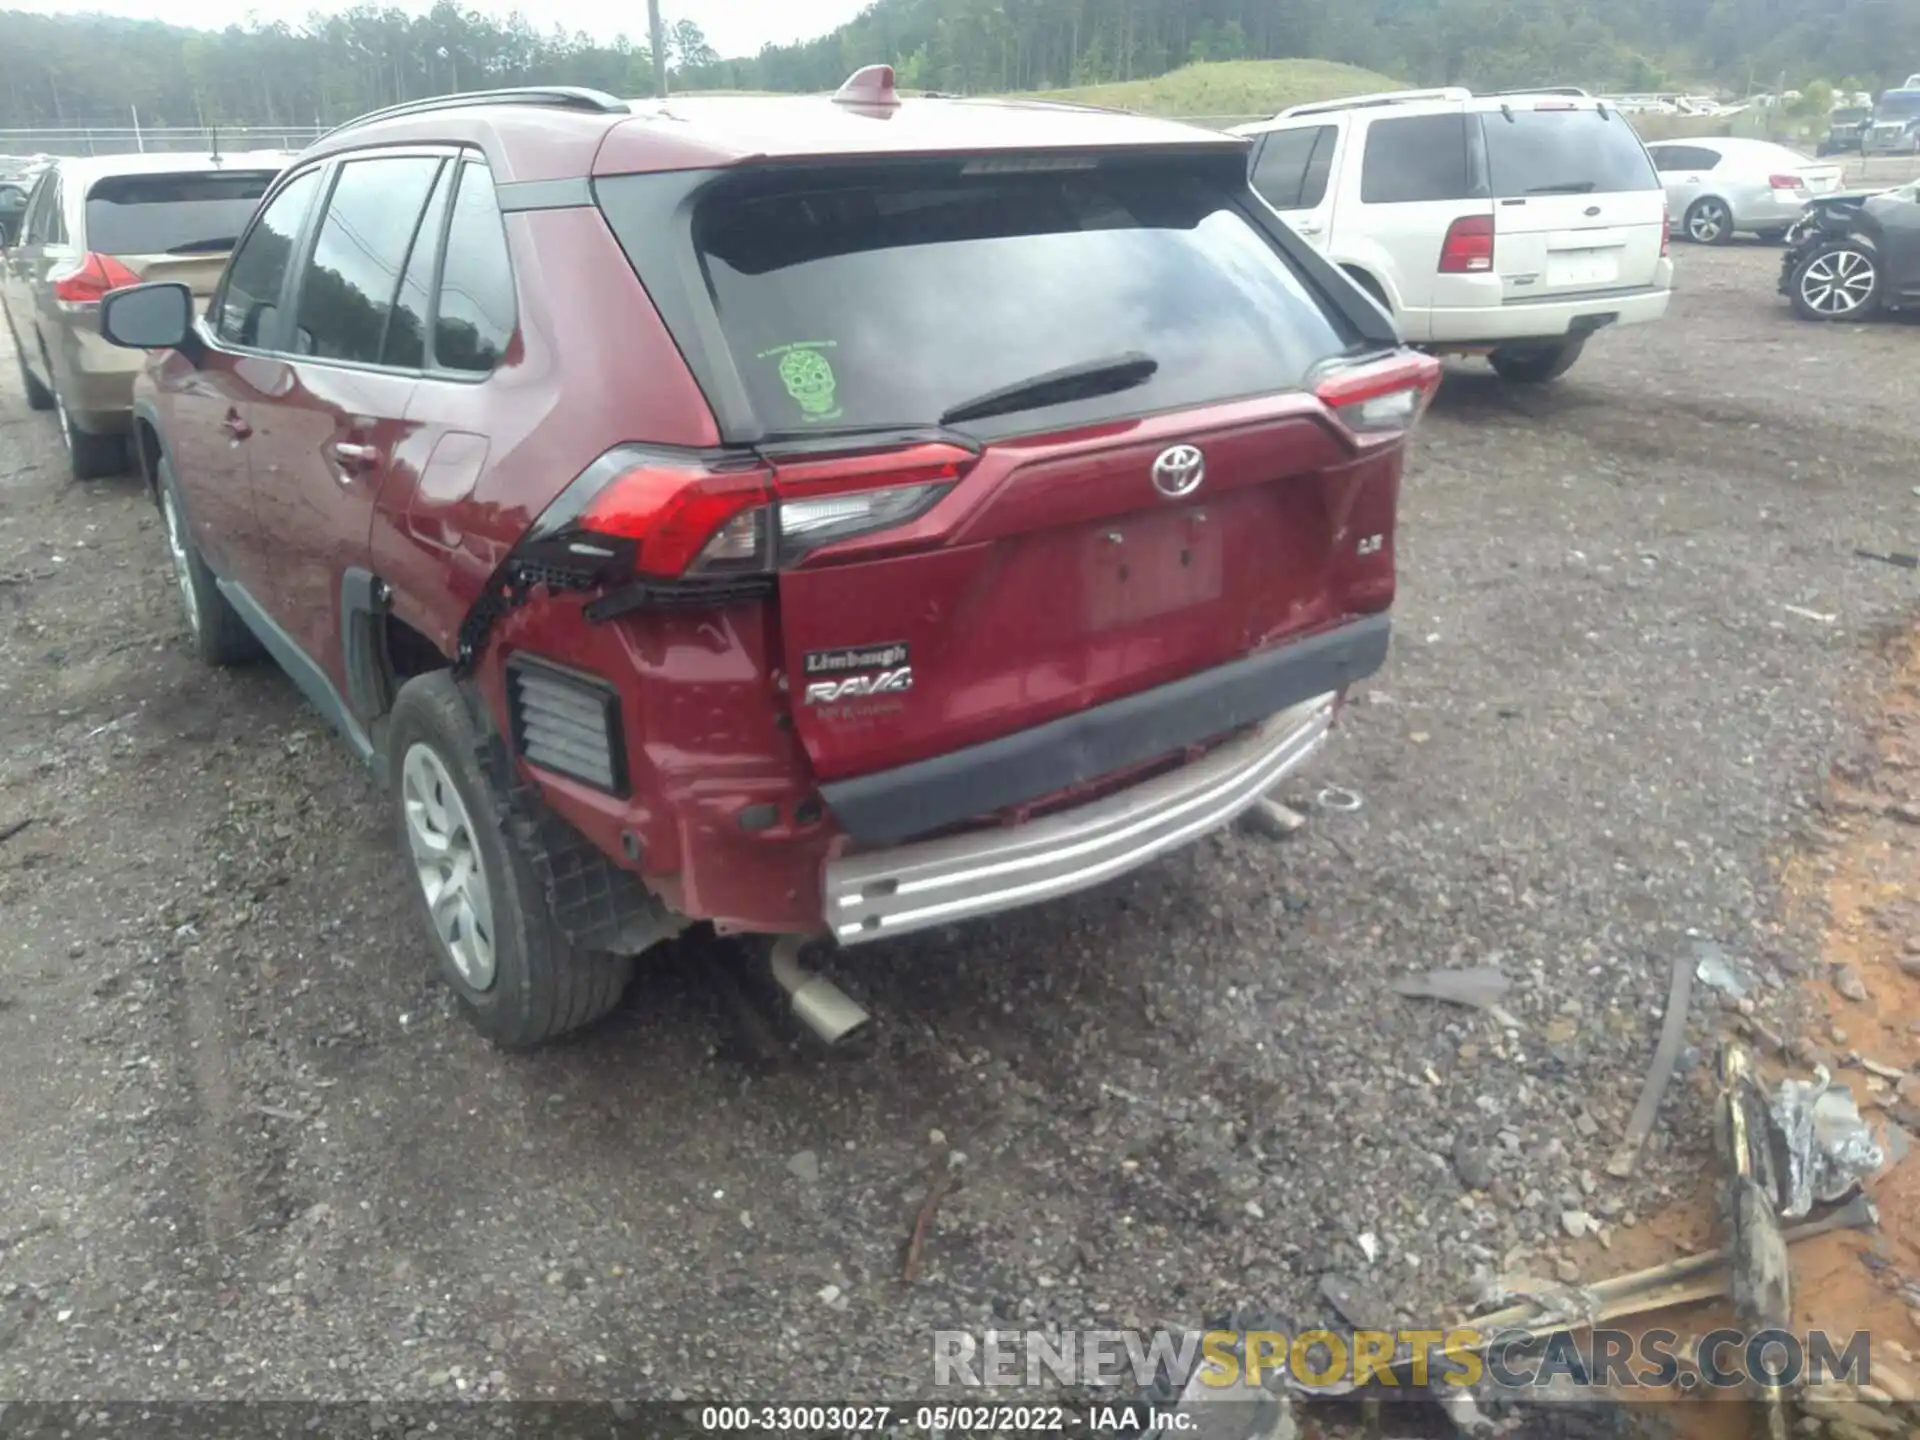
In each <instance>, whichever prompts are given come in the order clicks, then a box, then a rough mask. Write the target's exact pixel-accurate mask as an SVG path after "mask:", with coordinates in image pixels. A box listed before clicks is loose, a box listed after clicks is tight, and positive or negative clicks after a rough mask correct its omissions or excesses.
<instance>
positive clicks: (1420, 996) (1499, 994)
mask: <svg viewBox="0 0 1920 1440" xmlns="http://www.w3.org/2000/svg"><path fill="white" fill-rule="evenodd" d="M1392 988H1393V993H1394V994H1396V995H1404V996H1406V997H1407V998H1408V999H1409V1000H1444V1001H1446V1002H1447V1003H1448V1004H1450V1005H1466V1006H1470V1007H1472V1008H1473V1009H1475V1010H1484V1011H1486V1012H1487V1013H1488V1014H1489V1015H1491V1016H1493V1018H1494V1019H1496V1020H1498V1021H1499V1022H1500V1023H1501V1024H1502V1025H1504V1026H1505V1027H1506V1028H1507V1029H1509V1030H1518V1029H1519V1028H1520V1022H1519V1021H1518V1020H1516V1019H1514V1018H1513V1016H1511V1015H1509V1014H1508V1013H1507V1012H1506V1011H1505V1010H1503V1009H1501V1007H1500V1001H1501V1000H1502V999H1503V998H1504V997H1505V996H1506V993H1507V991H1509V990H1511V989H1512V988H1513V982H1512V981H1511V980H1509V979H1507V977H1506V976H1505V975H1502V974H1501V973H1500V972H1499V971H1498V970H1496V969H1495V968H1494V967H1493V966H1491V965H1470V966H1468V967H1467V968H1465V969H1462V970H1429V971H1427V972H1426V973H1425V974H1424V975H1403V976H1401V977H1400V978H1399V979H1398V980H1395V981H1393V982H1392Z"/></svg>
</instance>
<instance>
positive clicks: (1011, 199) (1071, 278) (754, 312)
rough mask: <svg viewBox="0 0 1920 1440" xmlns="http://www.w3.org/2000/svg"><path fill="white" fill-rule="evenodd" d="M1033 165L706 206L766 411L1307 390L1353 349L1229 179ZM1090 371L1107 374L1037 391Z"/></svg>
mask: <svg viewBox="0 0 1920 1440" xmlns="http://www.w3.org/2000/svg"><path fill="white" fill-rule="evenodd" d="M1234 164H1235V167H1236V169H1237V168H1238V165H1239V161H1238V158H1237V157H1235V160H1234ZM1036 172H1037V173H1020V171H1019V169H1018V168H1017V167H1014V166H1009V167H1007V169H1006V170H1005V171H1000V170H995V171H991V172H987V173H965V172H964V171H963V169H962V167H960V166H957V165H954V164H928V165H920V166H911V167H898V166H895V167H889V168H886V169H884V170H876V171H875V172H873V173H871V175H870V177H861V176H855V175H846V174H845V173H844V172H843V173H841V174H833V173H830V172H827V173H815V174H813V175H811V176H810V177H800V176H796V177H794V178H793V179H792V180H791V181H789V182H787V183H783V184H781V185H778V186H759V187H754V188H742V189H739V190H733V191H721V192H720V193H717V194H715V195H714V196H713V197H711V198H710V199H709V200H707V202H706V203H705V204H704V205H702V207H701V209H700V211H699V212H698V215H697V219H696V224H695V232H694V239H695V244H696V246H697V247H698V250H699V253H700V259H701V262H702V264H703V265H704V267H705V270H706V273H707V277H708V284H709V287H710V293H711V295H712V297H713V302H714V306H715V309H716V311H717V314H718V318H719V322H720V329H721V332H722V333H723V334H724V336H725V339H726V344H727V348H728V350H729V351H730V352H731V355H732V359H733V363H734V366H735V368H736V369H737V370H738V371H739V373H740V375H741V377H742V378H743V380H744V381H745V384H746V388H747V391H748V393H749V395H750V396H751V398H752V402H753V406H754V409H755V411H756V413H757V414H758V415H759V416H761V417H762V420H763V423H765V424H766V425H767V427H768V428H769V429H774V430H782V429H794V430H798V429H804V428H812V427H829V428H830V427H837V426H848V425H852V426H860V425H872V424H908V423H926V422H930V421H932V420H935V419H936V418H938V417H939V416H941V415H943V414H947V413H949V412H952V411H954V410H955V409H956V407H958V408H959V409H960V410H963V411H964V410H969V409H971V408H972V406H973V405H974V403H975V402H977V401H979V400H980V398H981V397H983V396H990V395H992V394H993V393H994V392H996V391H998V390H1001V389H1003V388H1007V387H1018V388H1019V389H1020V390H1021V391H1022V393H1023V397H1024V398H1023V401H1022V403H1021V404H1019V405H1018V406H1017V407H1016V406H1013V405H1010V404H1009V405H996V406H995V407H993V408H994V411H995V413H999V414H1003V415H1005V417H1006V418H1005V419H1003V420H1001V421H1000V422H999V428H1006V427H1009V426H1011V427H1013V428H1030V427H1031V426H1032V424H1033V423H1034V422H1033V420H1032V419H1031V418H1030V417H1031V415H1032V412H1033V411H1035V410H1038V409H1042V408H1044V409H1047V410H1048V411H1050V415H1049V420H1048V422H1045V423H1054V422H1068V421H1075V422H1077V421H1085V420H1098V419H1105V418H1110V417H1113V416H1118V415H1123V414H1138V413H1143V412H1147V411H1154V410H1165V409H1172V408H1176V407H1182V406H1189V405H1196V404H1203V403H1207V402H1211V401H1217V400H1222V399H1227V398H1230V397H1234V396H1241V395H1251V394H1259V393H1267V392H1273V391H1281V390H1290V389H1297V388H1298V387H1299V386H1300V385H1301V384H1302V383H1303V381H1304V379H1305V377H1306V375H1307V372H1308V371H1309V370H1310V369H1311V368H1312V367H1313V366H1314V365H1315V364H1317V363H1318V362H1319V361H1321V360H1324V359H1326V358H1328V357H1329V356H1332V355H1336V354H1339V353H1341V352H1342V351H1343V350H1344V349H1345V348H1346V347H1347V346H1348V344H1349V343H1350V342H1351V339H1352V338H1353V337H1351V336H1350V335H1348V334H1346V333H1344V330H1343V326H1342V324H1341V322H1339V321H1337V320H1336V319H1334V318H1333V315H1332V313H1331V312H1330V310H1329V309H1328V308H1327V307H1326V305H1325V304H1324V303H1323V302H1322V301H1321V300H1320V299H1319V298H1318V297H1317V296H1316V293H1315V292H1314V291H1313V290H1312V289H1310V288H1309V286H1308V285H1307V284H1306V282H1304V281H1303V280H1302V279H1301V277H1300V276H1299V275H1298V274H1297V273H1296V272H1295V270H1294V268H1293V267H1292V265H1291V264H1289V263H1288V261H1287V260H1286V258H1285V257H1284V256H1283V255H1282V254H1281V252H1280V251H1279V249H1278V248H1277V247H1276V246H1275V245H1274V243H1273V242H1272V241H1271V240H1269V239H1268V238H1267V237H1266V236H1264V235H1263V234H1261V232H1260V231H1259V230H1258V229H1256V228H1255V226H1254V224H1253V223H1252V221H1251V220H1250V219H1249V217H1248V215H1247V214H1246V213H1245V212H1244V211H1243V210H1242V209H1241V208H1240V205H1239V199H1240V194H1239V192H1238V191H1237V190H1235V189H1234V188H1232V187H1231V186H1230V185H1229V183H1228V181H1227V178H1226V176H1225V175H1224V174H1209V173H1208V172H1207V171H1206V170H1205V169H1201V168H1198V167H1194V166H1192V165H1190V164H1185V165H1182V164H1174V163H1164V162H1162V163H1153V164H1138V163H1136V164H1134V165H1132V166H1128V167H1112V168H1107V167H1100V168H1089V167H1087V166H1084V165H1077V166H1073V167H1069V168H1064V169H1057V170H1056V169H1052V168H1051V167H1045V168H1042V167H1036ZM609 214H610V217H611V218H612V219H613V220H614V225H615V230H616V232H618V231H619V230H620V228H621V225H622V224H623V223H625V222H624V219H623V216H622V213H621V211H620V208H619V207H618V206H617V205H611V206H609ZM1114 357H1123V358H1125V359H1126V360H1127V362H1128V363H1127V364H1126V365H1123V366H1121V367H1120V369H1121V370H1123V371H1124V374H1121V373H1120V371H1115V373H1114V375H1112V376H1109V375H1108V369H1109V368H1111V367H1106V366H1105V365H1104V363H1103V362H1106V361H1108V360H1112V359H1113V358H1114ZM1139 357H1150V358H1151V360H1152V361H1153V362H1155V363H1152V364H1139V363H1136V362H1137V361H1138V359H1139ZM1089 366H1091V367H1092V368H1093V371H1094V373H1095V376H1096V378H1097V379H1098V383H1094V382H1093V381H1089V382H1088V383H1086V384H1084V385H1082V384H1073V385H1064V386H1061V385H1049V386H1046V387H1042V389H1041V391H1040V393H1038V394H1037V395H1027V394H1025V392H1026V391H1027V390H1028V389H1029V388H1030V387H1031V382H1033V381H1034V379H1035V377H1043V378H1046V377H1050V375H1051V372H1053V371H1056V370H1062V371H1074V372H1076V373H1077V372H1078V371H1079V370H1080V369H1082V368H1086V367H1089ZM1054 378H1057V377H1054Z"/></svg>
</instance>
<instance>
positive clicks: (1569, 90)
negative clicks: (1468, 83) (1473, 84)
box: [1485, 85, 1593, 100]
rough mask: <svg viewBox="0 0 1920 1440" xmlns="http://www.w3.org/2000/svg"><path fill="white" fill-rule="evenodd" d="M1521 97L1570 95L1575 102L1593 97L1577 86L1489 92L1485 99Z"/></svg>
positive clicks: (1537, 86)
mask: <svg viewBox="0 0 1920 1440" xmlns="http://www.w3.org/2000/svg"><path fill="white" fill-rule="evenodd" d="M1521 95H1570V96H1572V97H1573V98H1574V99H1575V100H1591V99H1592V98H1593V97H1592V96H1591V95H1589V94H1588V93H1587V92H1586V91H1584V90H1582V89H1581V88H1580V87H1579V86H1578V85H1527V86H1523V87H1522V88H1520V89H1518V90H1489V91H1487V92H1486V95H1485V98H1486V99H1489V100H1502V99H1506V98H1508V97H1518V96H1521Z"/></svg>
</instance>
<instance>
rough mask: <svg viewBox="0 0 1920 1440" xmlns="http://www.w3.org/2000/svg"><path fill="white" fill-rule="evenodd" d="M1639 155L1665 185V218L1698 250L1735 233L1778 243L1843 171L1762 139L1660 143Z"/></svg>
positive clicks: (1834, 186)
mask: <svg viewBox="0 0 1920 1440" xmlns="http://www.w3.org/2000/svg"><path fill="white" fill-rule="evenodd" d="M1647 153H1648V154H1650V155H1652V156H1653V164H1654V168H1655V169H1657V170H1658V171H1659V172H1660V180H1661V183H1662V184H1663V185H1664V186H1665V187H1666V192H1667V212H1668V213H1669V214H1670V215H1671V216H1672V217H1673V221H1674V224H1675V225H1676V226H1678V227H1679V230H1680V233H1681V234H1682V235H1684V236H1686V237H1687V239H1689V240H1691V241H1693V242H1694V243H1696V244H1699V245H1725V244H1726V243H1727V242H1728V241H1730V240H1732V239H1733V237H1734V236H1735V235H1736V234H1739V233H1741V232H1743V231H1744V232H1748V233H1751V234H1755V235H1759V236H1761V237H1763V238H1765V239H1769V240H1772V239H1778V238H1779V237H1780V236H1782V235H1785V234H1786V233H1787V227H1788V226H1790V225H1792V224H1793V222H1794V221H1796V220H1798V219H1799V218H1800V212H1801V211H1803V210H1805V209H1806V208H1807V202H1808V201H1810V200H1811V199H1813V198H1814V196H1816V195H1827V194H1831V193H1832V192H1833V191H1835V190H1838V189H1839V188H1840V181H1841V177H1842V176H1843V175H1845V173H1846V170H1845V167H1843V166H1840V165H1833V164H1829V163H1828V162H1826V161H1824V160H1813V159H1809V158H1808V157H1807V156H1805V155H1802V154H1801V153H1800V152H1799V151H1798V150H1789V149H1788V148H1787V147H1786V146H1785V145H1775V144H1773V143H1772V142H1771V141H1768V140H1737V139H1735V140H1723V139H1705V140H1662V141H1658V142H1656V143H1655V144H1652V145H1649V146H1648V147H1647Z"/></svg>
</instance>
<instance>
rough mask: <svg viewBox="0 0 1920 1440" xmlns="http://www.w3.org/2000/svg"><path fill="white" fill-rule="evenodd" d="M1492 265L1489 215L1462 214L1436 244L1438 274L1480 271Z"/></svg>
mask: <svg viewBox="0 0 1920 1440" xmlns="http://www.w3.org/2000/svg"><path fill="white" fill-rule="evenodd" d="M1492 269H1493V217H1492V216H1491V215H1462V216H1461V217H1460V218H1459V219H1458V220H1456V221H1454V222H1453V224H1451V225H1449V226H1448V227H1447V238H1446V239H1445V240H1443V241H1442V242H1441V244H1440V273H1441V274H1442V275H1483V274H1485V273H1487V272H1488V271H1490V270H1492Z"/></svg>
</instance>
